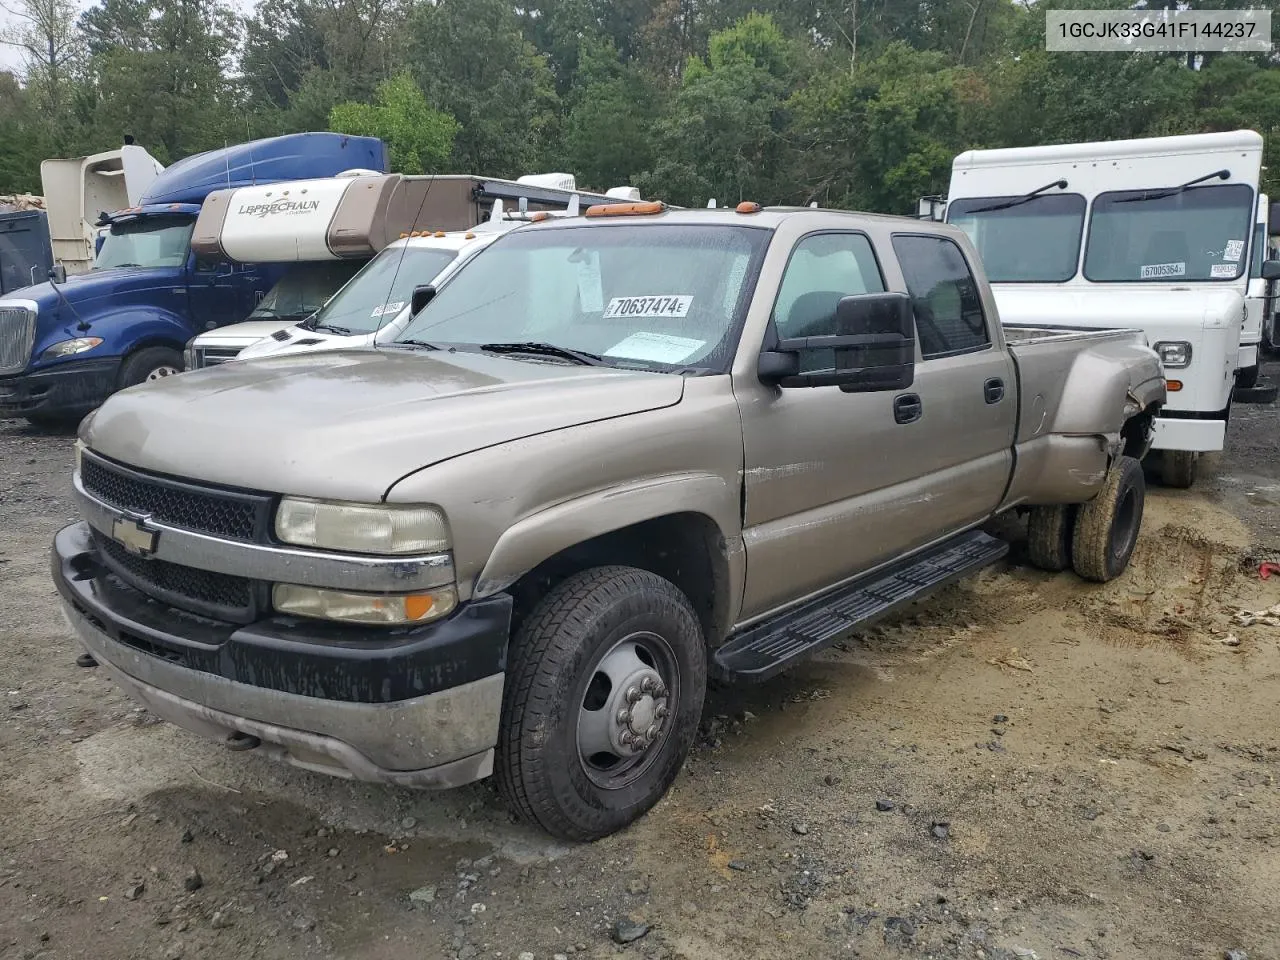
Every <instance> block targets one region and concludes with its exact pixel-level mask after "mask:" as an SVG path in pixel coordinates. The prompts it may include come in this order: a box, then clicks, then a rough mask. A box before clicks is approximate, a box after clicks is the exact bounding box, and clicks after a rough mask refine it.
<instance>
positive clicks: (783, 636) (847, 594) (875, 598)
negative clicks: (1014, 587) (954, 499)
mask: <svg viewBox="0 0 1280 960" xmlns="http://www.w3.org/2000/svg"><path fill="white" fill-rule="evenodd" d="M1008 552H1009V545H1008V544H1007V543H1005V542H1004V541H1003V540H998V539H996V538H995V537H991V536H988V535H987V534H985V533H982V532H980V531H976V530H974V531H970V532H969V533H963V534H961V535H960V536H958V537H953V538H951V539H950V540H947V541H946V542H945V543H942V544H940V545H938V546H936V547H933V548H932V549H930V550H928V551H926V552H925V553H921V554H917V555H915V556H913V557H910V558H908V559H907V560H904V561H901V562H899V563H896V564H893V565H892V566H890V567H888V568H887V569H884V570H879V571H877V572H875V573H873V574H871V575H869V576H867V577H864V578H862V579H859V580H854V581H852V582H851V583H848V584H845V585H844V586H842V587H838V588H836V589H835V590H831V591H829V592H827V593H824V594H823V595H822V596H820V597H815V598H814V599H812V600H810V601H808V602H807V603H803V604H801V605H800V606H798V607H796V608H794V609H792V610H788V611H786V612H785V613H783V614H780V615H779V616H777V617H774V618H772V619H770V620H766V621H765V622H763V623H759V624H756V625H755V626H751V627H748V628H747V629H745V630H743V631H741V632H739V633H736V634H734V635H733V636H731V637H730V638H729V639H728V640H727V641H725V643H724V644H723V645H722V646H721V647H720V648H719V649H718V650H716V651H715V653H714V654H713V655H712V657H711V671H710V672H711V676H712V677H714V678H715V679H717V680H731V681H739V682H744V683H759V682H761V681H763V680H768V679H769V678H771V677H774V676H776V675H777V674H779V673H781V672H782V671H783V670H785V669H787V668H788V667H790V666H791V665H793V664H794V663H796V662H797V661H799V660H803V659H804V658H805V657H808V656H811V655H812V654H815V653H817V652H818V651H820V650H824V649H826V648H827V647H829V646H831V644H833V643H835V642H836V641H837V640H839V639H840V638H841V637H845V636H848V635H849V634H850V633H853V632H854V631H855V630H858V629H859V628H861V627H863V626H866V625H867V624H868V623H870V622H871V621H873V620H876V619H879V618H880V617H882V616H884V615H885V614H887V613H891V612H892V611H894V610H896V609H898V608H899V607H902V606H905V605H906V604H908V603H910V602H911V601H913V600H918V599H920V598H921V597H923V596H925V595H926V594H929V593H932V592H933V591H935V590H938V589H939V588H941V587H945V586H946V585H947V584H949V583H953V582H954V581H956V580H960V579H962V578H963V577H966V576H968V575H969V574H971V573H975V572H977V571H978V570H980V569H982V568H983V567H987V566H990V565H991V564H993V563H996V562H997V561H999V560H1001V559H1002V558H1003V557H1004V556H1005V555H1006V554H1007V553H1008Z"/></svg>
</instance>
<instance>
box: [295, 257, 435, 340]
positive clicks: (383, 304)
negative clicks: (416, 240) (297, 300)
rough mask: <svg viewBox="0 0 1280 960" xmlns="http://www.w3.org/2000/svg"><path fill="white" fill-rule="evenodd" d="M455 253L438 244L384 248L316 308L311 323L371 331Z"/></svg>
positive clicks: (390, 317) (355, 330)
mask: <svg viewBox="0 0 1280 960" xmlns="http://www.w3.org/2000/svg"><path fill="white" fill-rule="evenodd" d="M457 255H458V253H457V251H456V250H442V249H440V248H439V247H413V246H401V247H388V248H387V249H385V250H383V251H382V252H381V253H379V254H378V255H377V256H376V257H374V258H373V259H372V260H370V261H369V262H368V264H366V265H365V267H364V269H363V270H361V271H360V272H359V273H357V274H356V275H355V276H354V277H352V278H351V282H350V283H348V284H347V285H346V286H344V287H343V288H342V289H341V290H339V291H338V292H337V293H335V294H334V295H333V298H332V299H331V300H330V301H329V302H328V303H326V304H325V305H324V306H323V307H321V308H320V310H319V311H318V312H317V313H316V319H315V322H316V324H317V325H318V326H321V327H325V326H328V327H333V328H339V329H342V330H350V331H351V332H352V333H360V334H363V333H373V332H374V331H375V330H378V329H380V328H382V327H383V326H385V325H386V324H388V323H390V322H391V321H392V320H394V319H395V317H396V314H398V313H399V312H400V311H401V310H403V309H404V308H405V307H407V306H408V305H409V301H410V300H411V299H412V298H413V288H414V287H417V286H421V285H423V284H427V283H430V282H431V281H432V280H434V279H435V278H436V277H437V276H438V275H439V274H440V271H441V270H443V269H444V268H445V267H447V266H448V265H449V264H450V263H452V262H453V260H454V258H455V257H456V256H457Z"/></svg>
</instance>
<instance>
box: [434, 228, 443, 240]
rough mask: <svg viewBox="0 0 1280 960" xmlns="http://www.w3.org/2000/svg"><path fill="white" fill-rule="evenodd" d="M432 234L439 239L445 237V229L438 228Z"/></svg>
mask: <svg viewBox="0 0 1280 960" xmlns="http://www.w3.org/2000/svg"><path fill="white" fill-rule="evenodd" d="M432 236H434V237H435V238H436V239H437V240H438V239H439V238H440V237H443V236H444V231H443V230H437V231H436V232H435V233H434V234H432Z"/></svg>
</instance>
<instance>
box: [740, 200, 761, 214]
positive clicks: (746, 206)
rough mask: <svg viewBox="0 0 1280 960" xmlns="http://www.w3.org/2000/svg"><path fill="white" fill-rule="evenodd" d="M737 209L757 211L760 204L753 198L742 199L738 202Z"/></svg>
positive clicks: (741, 211)
mask: <svg viewBox="0 0 1280 960" xmlns="http://www.w3.org/2000/svg"><path fill="white" fill-rule="evenodd" d="M737 209H738V212H739V213H759V212H760V204H758V203H756V202H755V201H754V200H743V201H742V202H741V203H740V204H738V208H737Z"/></svg>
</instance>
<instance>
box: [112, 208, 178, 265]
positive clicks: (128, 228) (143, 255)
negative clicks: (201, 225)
mask: <svg viewBox="0 0 1280 960" xmlns="http://www.w3.org/2000/svg"><path fill="white" fill-rule="evenodd" d="M195 223H196V222H195V219H194V218H193V217H191V216H187V215H182V216H168V215H161V216H146V217H138V218H137V219H135V220H124V221H121V222H120V223H115V224H112V226H111V229H110V230H109V231H108V232H107V234H106V236H105V237H104V238H103V240H102V249H101V250H99V251H98V256H97V259H96V260H95V261H94V264H93V266H94V269H95V270H110V269H112V268H113V267H181V266H182V265H184V264H185V263H186V262H187V254H188V251H189V241H190V240H191V230H192V228H193V227H194V226H195Z"/></svg>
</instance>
